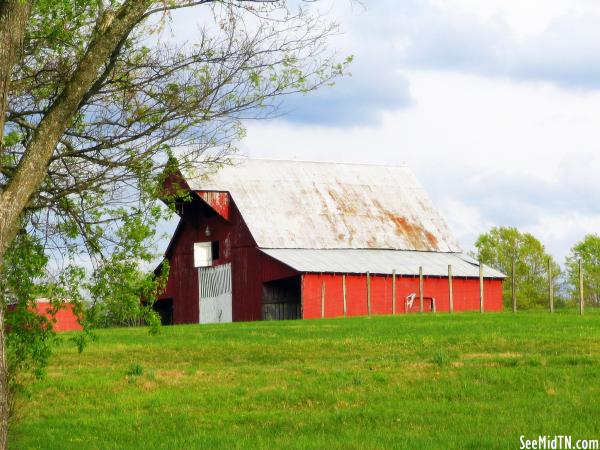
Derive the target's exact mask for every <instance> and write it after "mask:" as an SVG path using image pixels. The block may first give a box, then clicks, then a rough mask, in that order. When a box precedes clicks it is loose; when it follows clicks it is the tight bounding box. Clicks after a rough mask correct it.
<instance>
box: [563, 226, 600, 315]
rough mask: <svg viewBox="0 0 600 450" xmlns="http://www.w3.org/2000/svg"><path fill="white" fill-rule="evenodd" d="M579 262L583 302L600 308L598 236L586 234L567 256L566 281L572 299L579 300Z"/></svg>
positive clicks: (599, 248) (599, 251) (599, 250)
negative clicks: (582, 275) (581, 272)
mask: <svg viewBox="0 0 600 450" xmlns="http://www.w3.org/2000/svg"><path fill="white" fill-rule="evenodd" d="M579 260H581V262H582V267H583V274H584V277H583V292H584V297H585V301H586V302H589V303H591V304H592V305H596V306H600V236H599V235H597V234H588V235H587V236H585V237H584V238H583V239H582V240H581V241H580V242H578V243H577V244H575V245H574V246H573V248H572V249H571V252H570V254H569V255H568V256H567V260H566V269H567V279H568V281H569V286H570V288H571V291H570V294H571V297H572V299H578V298H579Z"/></svg>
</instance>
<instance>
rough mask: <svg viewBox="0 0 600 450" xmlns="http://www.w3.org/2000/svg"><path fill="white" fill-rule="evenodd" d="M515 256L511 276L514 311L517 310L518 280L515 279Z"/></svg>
mask: <svg viewBox="0 0 600 450" xmlns="http://www.w3.org/2000/svg"><path fill="white" fill-rule="evenodd" d="M515 259H516V258H515V256H514V255H513V259H512V276H511V284H512V307H513V312H517V289H516V283H517V281H516V280H515V275H516V270H515V266H516V263H515Z"/></svg>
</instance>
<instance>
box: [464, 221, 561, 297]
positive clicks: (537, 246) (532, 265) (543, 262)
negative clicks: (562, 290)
mask: <svg viewBox="0 0 600 450" xmlns="http://www.w3.org/2000/svg"><path fill="white" fill-rule="evenodd" d="M475 247H476V249H477V252H476V254H475V255H474V256H475V257H476V258H478V259H479V260H480V261H482V262H483V263H484V264H488V265H490V266H491V267H494V268H495V269H497V270H500V271H501V272H503V273H504V274H505V275H507V278H506V280H505V282H504V288H503V299H504V304H505V305H506V306H510V305H512V265H513V261H514V264H515V287H516V297H517V305H518V308H522V309H527V308H532V307H541V306H546V305H547V304H548V262H549V261H550V264H551V265H552V273H553V277H554V279H556V278H557V277H558V276H559V275H560V266H559V265H558V264H557V263H556V262H555V261H554V259H553V258H552V256H550V255H549V254H548V253H547V252H546V249H545V248H544V246H543V245H542V243H541V242H540V241H539V240H538V239H537V238H535V236H533V235H532V234H530V233H523V232H521V231H519V230H518V229H517V228H514V227H494V228H492V229H491V230H490V231H488V232H487V233H484V234H482V235H480V236H479V238H477V241H476V242H475ZM555 283H556V281H555Z"/></svg>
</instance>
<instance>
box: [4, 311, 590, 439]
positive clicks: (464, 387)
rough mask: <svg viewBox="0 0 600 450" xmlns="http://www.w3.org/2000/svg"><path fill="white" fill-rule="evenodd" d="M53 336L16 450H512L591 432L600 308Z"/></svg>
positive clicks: (24, 411) (20, 423)
mask: <svg viewBox="0 0 600 450" xmlns="http://www.w3.org/2000/svg"><path fill="white" fill-rule="evenodd" d="M98 334H99V338H100V339H99V342H98V343H95V344H92V345H91V346H90V347H89V348H88V349H87V350H86V351H85V352H84V353H83V354H82V355H79V354H77V352H76V351H75V350H74V349H73V348H72V346H71V345H67V344H66V343H65V344H64V345H63V346H61V348H60V349H59V350H58V352H57V357H56V358H55V359H54V360H53V363H52V365H51V367H50V368H49V370H48V376H47V378H46V379H45V380H44V381H43V382H42V383H38V384H36V385H35V386H33V387H32V392H31V395H32V397H31V398H30V399H29V400H28V401H27V403H26V404H24V405H21V406H20V412H19V417H18V420H17V422H16V423H15V424H14V426H13V429H12V434H11V441H12V447H13V448H19V449H27V448H50V449H75V448H77V449H88V448H89V449H91V448H98V449H109V448H132V449H133V448H135V449H158V448H173V449H175V448H254V447H258V448H328V449H337V448H340V449H341V448H344V449H347V448H356V449H359V448H360V449H363V448H413V449H415V448H460V449H468V448H473V449H480V448H519V436H520V435H526V436H528V437H531V438H534V437H536V436H537V435H540V434H544V435H545V434H551V435H554V434H567V435H572V436H573V437H574V438H594V439H599V438H600V401H599V400H598V399H600V315H598V314H588V315H586V316H585V317H583V318H581V317H578V316H576V315H575V314H571V313H567V314H565V313H563V314H555V315H550V314H548V313H529V314H527V313H519V314H516V315H514V314H511V313H504V314H485V315H483V316H481V315H479V314H460V315H455V316H449V315H441V314H440V315H436V316H432V315H425V316H418V315H410V316H396V317H373V318H352V319H336V320H325V321H320V320H319V321H294V322H262V323H238V324H224V325H211V326H198V325H194V326H176V327H166V328H164V329H163V332H162V334H161V335H160V336H158V337H151V336H149V335H148V333H147V331H146V330H144V329H116V330H105V331H101V332H99V333H98Z"/></svg>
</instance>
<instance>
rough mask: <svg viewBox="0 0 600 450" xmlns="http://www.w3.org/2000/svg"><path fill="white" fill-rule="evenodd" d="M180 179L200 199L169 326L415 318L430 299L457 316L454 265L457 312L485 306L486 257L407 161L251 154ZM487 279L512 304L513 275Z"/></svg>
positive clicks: (163, 308) (177, 266)
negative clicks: (463, 236)
mask: <svg viewBox="0 0 600 450" xmlns="http://www.w3.org/2000/svg"><path fill="white" fill-rule="evenodd" d="M174 182H177V183H178V184H179V186H180V187H182V188H183V189H185V190H186V191H188V192H189V193H190V194H191V198H192V199H191V201H187V202H181V203H179V204H178V213H179V215H180V216H181V220H180V222H179V225H178V227H177V230H176V231H175V234H174V236H173V238H172V240H171V242H170V244H169V247H168V249H167V251H166V254H165V257H166V259H167V260H168V261H169V263H170V268H171V270H170V275H169V279H168V282H167V286H166V289H165V291H164V293H163V294H162V296H161V297H160V299H159V301H157V302H156V304H155V308H156V309H157V310H158V311H159V312H160V314H161V316H162V318H163V322H165V323H198V322H200V323H207V322H229V321H249V320H264V319H300V318H305V319H308V318H318V317H337V316H343V315H348V316H357V315H367V314H392V313H404V312H409V311H418V310H419V309H420V308H421V302H420V299H421V296H422V297H423V306H422V308H423V310H424V311H431V310H432V309H435V310H437V311H448V310H449V307H450V293H449V292H450V287H449V285H450V283H449V277H448V266H451V267H452V274H453V278H452V280H453V283H452V286H453V288H452V291H453V307H454V310H455V311H466V310H479V308H480V268H479V264H478V263H477V261H474V260H473V259H471V258H469V257H468V256H466V255H465V254H464V253H462V251H461V249H460V247H459V246H458V244H457V242H456V240H455V239H454V238H453V236H452V234H451V232H450V230H449V229H448V226H447V225H446V223H445V222H444V220H443V219H442V217H441V216H440V215H439V214H438V212H437V211H436V210H435V208H434V207H433V205H432V203H431V201H430V200H429V198H428V196H427V194H426V193H425V191H424V189H423V188H422V187H421V185H420V184H419V183H418V181H417V180H416V178H415V177H414V175H413V174H412V173H411V171H410V170H409V169H408V168H407V167H405V166H381V165H365V164H339V163H324V162H305V161H279V160H253V159H242V160H240V161H236V162H235V163H234V164H233V165H231V166H226V167H224V168H222V169H220V170H219V171H218V172H216V173H212V174H204V173H202V172H201V171H200V170H199V171H198V172H197V173H188V174H184V175H182V176H181V178H178V179H177V180H176V179H175V178H172V179H171V180H170V181H169V183H168V184H169V185H170V184H172V183H174ZM420 271H421V273H422V277H421V278H420V276H419V273H420ZM482 274H483V280H484V281H483V284H482V285H483V293H484V296H483V297H484V308H485V310H486V311H498V310H501V309H502V281H503V278H504V275H503V274H502V273H500V272H497V271H495V270H493V269H491V268H489V267H483V268H482ZM420 280H422V281H420ZM421 286H422V290H421V289H420V287H421ZM434 299H435V300H434Z"/></svg>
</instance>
